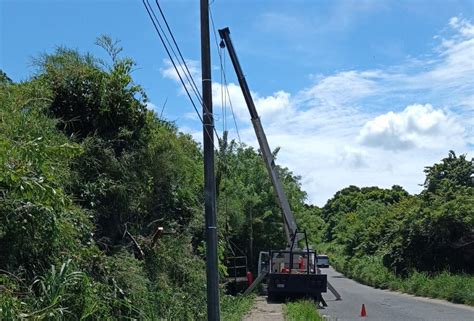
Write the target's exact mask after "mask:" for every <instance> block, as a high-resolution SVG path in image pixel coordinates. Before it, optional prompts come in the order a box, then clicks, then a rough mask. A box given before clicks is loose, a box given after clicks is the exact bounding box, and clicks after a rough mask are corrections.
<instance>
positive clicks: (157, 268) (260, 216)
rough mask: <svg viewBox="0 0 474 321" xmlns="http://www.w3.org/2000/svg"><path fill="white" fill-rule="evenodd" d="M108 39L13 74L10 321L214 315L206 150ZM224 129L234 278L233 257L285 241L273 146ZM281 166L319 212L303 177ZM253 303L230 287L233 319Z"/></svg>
mask: <svg viewBox="0 0 474 321" xmlns="http://www.w3.org/2000/svg"><path fill="white" fill-rule="evenodd" d="M98 44H99V45H100V46H101V47H103V48H104V49H105V52H107V53H108V55H107V56H106V57H105V58H103V59H99V58H97V57H94V56H92V55H90V54H87V53H86V54H83V53H81V52H79V51H76V50H70V49H67V48H61V47H60V48H58V49H57V50H56V51H55V52H53V53H50V54H44V55H42V56H40V57H38V58H37V59H35V61H34V65H35V66H36V69H35V72H34V73H33V75H32V76H31V77H30V78H29V79H27V80H25V81H23V82H20V83H15V82H13V81H12V80H11V79H9V78H8V75H6V74H5V73H3V72H0V320H9V321H10V320H20V319H34V320H79V319H80V320H128V319H135V320H136V319H139V320H163V319H165V320H205V319H206V291H205V288H206V279H205V257H204V254H205V250H204V233H203V226H204V217H203V164H202V150H201V146H200V145H199V144H198V143H197V142H195V141H194V140H193V139H192V138H191V136H190V135H188V134H184V133H181V132H179V130H178V128H177V127H176V125H175V124H174V123H172V122H170V121H167V120H166V119H162V118H160V117H158V116H157V114H155V113H154V111H152V110H149V109H148V108H147V102H148V99H147V96H146V93H145V92H144V90H143V89H142V88H141V87H140V86H139V85H138V84H136V83H135V82H134V81H133V77H132V70H133V69H134V68H135V64H134V62H133V61H132V60H130V59H128V58H122V57H121V51H122V48H120V47H118V46H117V43H116V42H114V41H112V40H111V39H110V38H108V37H101V38H100V39H99V40H98ZM222 136H223V139H222V140H221V141H220V142H219V150H217V151H216V156H217V171H216V177H217V191H218V204H217V205H218V213H219V217H218V224H219V233H220V234H219V239H220V243H219V261H220V265H219V267H220V273H221V278H222V279H224V278H225V276H226V275H227V270H226V267H225V266H224V262H225V257H226V256H228V255H234V253H237V254H238V255H240V254H239V253H242V252H244V253H246V254H249V255H250V253H257V254H254V256H253V259H254V260H253V262H254V261H255V258H256V257H258V251H259V250H260V249H266V248H269V247H274V246H282V244H284V238H283V233H282V230H281V216H280V212H279V209H278V205H277V204H276V203H275V200H274V196H273V191H272V187H271V184H270V181H269V178H268V177H267V175H266V172H265V168H264V165H263V163H262V161H261V158H260V155H259V154H258V152H257V151H256V150H254V149H253V148H250V147H247V146H245V145H243V144H242V145H241V144H237V143H235V142H234V141H227V134H226V133H224V134H223V135H222ZM276 153H277V151H275V154H276ZM280 171H281V174H282V177H283V178H284V185H285V188H286V189H287V191H288V194H289V195H290V198H291V202H292V205H293V206H295V208H299V209H302V212H306V213H307V212H308V211H309V209H306V208H305V206H304V199H305V193H304V192H303V191H301V189H300V185H299V180H298V179H299V178H298V177H295V176H294V175H292V173H291V172H290V171H289V170H287V169H284V168H281V169H280ZM250 214H251V215H250ZM250 218H252V219H250ZM250 226H252V227H253V235H254V237H253V239H252V242H251V243H249V231H250V230H252V229H250V228H249V227H250ZM161 227H162V228H163V230H161V229H160V228H161ZM162 231H163V232H162ZM249 247H250V248H251V249H249ZM239 251H240V252H239ZM254 263H255V262H254ZM252 265H253V264H251V266H252ZM252 302H253V297H252V296H250V297H238V296H237V297H234V296H230V295H226V294H225V289H224V287H223V288H222V292H221V314H222V318H223V319H225V320H239V319H241V317H242V316H243V315H244V314H245V313H246V312H247V311H248V310H249V309H250V307H251V306H252Z"/></svg>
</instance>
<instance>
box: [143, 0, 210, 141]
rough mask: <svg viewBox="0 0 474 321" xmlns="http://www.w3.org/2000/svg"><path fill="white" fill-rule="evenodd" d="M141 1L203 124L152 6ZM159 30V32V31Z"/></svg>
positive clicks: (144, 0)
mask: <svg viewBox="0 0 474 321" xmlns="http://www.w3.org/2000/svg"><path fill="white" fill-rule="evenodd" d="M142 3H143V5H144V6H145V9H146V11H147V13H148V16H149V18H150V20H151V22H152V23H153V26H154V28H155V31H156V33H157V34H158V36H159V38H160V41H161V43H162V45H163V47H164V48H165V51H166V53H167V55H168V58H169V59H170V61H171V64H172V65H173V68H174V70H175V71H176V74H177V75H178V78H179V80H180V82H181V84H182V85H183V87H184V90H185V92H186V94H187V96H188V98H189V100H190V102H191V104H192V105H193V108H194V110H195V112H196V114H197V115H198V118H199V120H200V122H201V124H203V125H204V122H203V119H202V117H201V114H200V113H199V110H198V108H197V107H196V104H195V102H194V100H193V98H192V97H191V94H190V92H189V90H188V86H186V83H185V81H184V79H183V77H182V76H181V73H180V72H179V69H178V67H177V66H176V63H175V61H174V59H173V57H172V55H171V52H170V49H169V48H168V46H167V45H166V41H165V39H164V36H165V34H164V30H163V28H162V27H161V25H160V24H159V21H158V19H157V18H156V14H155V13H154V10H153V8H152V6H151V4H150V2H149V1H148V0H142ZM154 18H155V19H156V21H155V19H154ZM160 30H161V32H160ZM162 33H163V35H162ZM173 38H174V37H173ZM167 42H168V44H170V42H169V40H168V41H167ZM176 46H177V44H176ZM177 49H178V50H179V47H177ZM179 51H180V50H179ZM175 54H176V53H175ZM187 70H188V71H189V69H188V68H187ZM189 77H191V79H192V75H191V74H190V73H189ZM187 80H188V82H190V81H189V78H188V79H187ZM190 83H191V82H190ZM192 83H194V80H192ZM194 88H196V86H195V83H194ZM195 95H196V96H197V97H198V99H200V100H201V105H202V106H204V105H203V104H202V98H201V97H200V94H199V95H198V94H196V92H195ZM204 109H205V110H206V111H207V108H206V107H205V106H204ZM204 130H205V132H206V134H207V135H208V136H210V135H211V134H210V133H209V132H208V130H207V128H205V127H204ZM214 132H215V134H216V136H217V138H218V139H219V135H218V133H217V131H216V130H215V128H214ZM214 148H215V149H217V148H216V146H215V145H214Z"/></svg>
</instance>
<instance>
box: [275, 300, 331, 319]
mask: <svg viewBox="0 0 474 321" xmlns="http://www.w3.org/2000/svg"><path fill="white" fill-rule="evenodd" d="M283 310H284V313H285V319H286V320H287V321H322V320H323V319H322V318H321V316H320V315H319V313H318V311H317V310H316V304H315V303H314V301H309V300H302V301H295V302H288V303H286V304H285V305H284V306H283Z"/></svg>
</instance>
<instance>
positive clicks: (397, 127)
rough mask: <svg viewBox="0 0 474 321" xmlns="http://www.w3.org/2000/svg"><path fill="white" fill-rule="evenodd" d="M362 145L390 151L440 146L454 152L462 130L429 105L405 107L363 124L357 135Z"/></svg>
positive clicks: (450, 118) (460, 144) (454, 121)
mask: <svg viewBox="0 0 474 321" xmlns="http://www.w3.org/2000/svg"><path fill="white" fill-rule="evenodd" d="M358 140H359V142H360V143H361V144H363V145H367V146H371V147H381V148H384V149H389V150H404V149H410V148H415V147H420V148H430V147H432V146H439V147H445V148H450V147H451V148H454V147H455V146H462V145H463V143H464V128H463V127H462V126H461V125H459V124H458V122H457V121H456V120H455V119H454V118H453V117H449V116H448V115H446V113H445V112H443V111H442V110H440V109H434V108H433V106H431V105H430V104H426V105H420V104H414V105H410V106H407V107H406V108H405V109H404V110H403V111H402V112H400V113H394V112H392V111H390V112H388V113H386V114H383V115H380V116H377V117H375V118H374V119H373V120H370V121H368V122H367V123H365V125H364V127H363V128H362V129H361V131H360V133H359V137H358Z"/></svg>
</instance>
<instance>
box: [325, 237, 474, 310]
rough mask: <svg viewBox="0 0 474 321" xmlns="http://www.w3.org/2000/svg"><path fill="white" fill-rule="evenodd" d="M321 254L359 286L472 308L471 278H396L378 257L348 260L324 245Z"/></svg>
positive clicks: (441, 275)
mask: <svg viewBox="0 0 474 321" xmlns="http://www.w3.org/2000/svg"><path fill="white" fill-rule="evenodd" d="M324 250H325V252H326V253H328V254H329V255H330V257H331V264H332V266H333V267H334V268H335V269H336V270H338V271H339V272H341V273H343V274H344V275H346V276H348V277H350V278H352V279H354V280H356V281H359V282H361V283H364V284H367V285H370V286H373V287H376V288H381V289H390V290H397V291H402V292H405V293H410V294H414V295H418V296H424V297H430V298H438V299H444V300H448V301H451V302H454V303H462V304H468V305H471V306H474V276H473V275H468V274H452V273H450V272H448V271H444V272H441V273H438V274H436V275H428V274H427V273H424V272H418V271H414V272H412V273H411V274H409V275H408V276H406V277H399V276H397V275H396V274H395V273H394V272H393V271H391V270H389V269H387V268H386V267H385V266H384V265H383V264H382V258H381V257H379V256H365V257H360V258H355V257H352V258H350V257H347V256H343V255H341V254H340V253H339V252H338V249H337V248H336V247H334V246H331V245H326V246H325V247H324Z"/></svg>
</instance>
